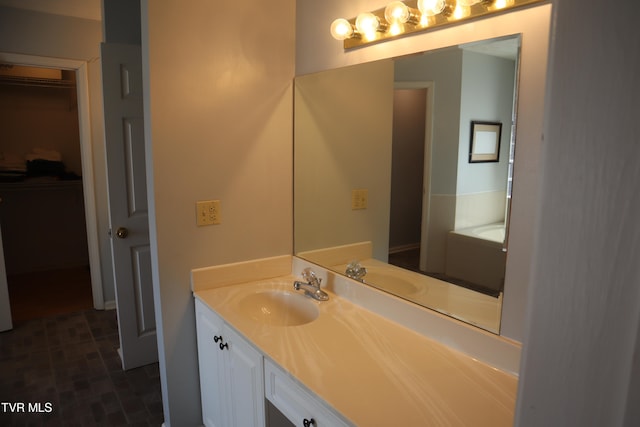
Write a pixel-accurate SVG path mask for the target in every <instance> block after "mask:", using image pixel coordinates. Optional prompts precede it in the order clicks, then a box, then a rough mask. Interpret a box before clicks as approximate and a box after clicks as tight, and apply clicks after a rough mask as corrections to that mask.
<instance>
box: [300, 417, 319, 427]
mask: <svg viewBox="0 0 640 427" xmlns="http://www.w3.org/2000/svg"><path fill="white" fill-rule="evenodd" d="M302 425H303V426H304V427H311V426H315V425H316V420H314V419H313V418H311V419H310V420H308V419H306V418H305V419H304V420H303V421H302Z"/></svg>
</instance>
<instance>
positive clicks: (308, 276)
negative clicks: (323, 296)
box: [302, 267, 322, 287]
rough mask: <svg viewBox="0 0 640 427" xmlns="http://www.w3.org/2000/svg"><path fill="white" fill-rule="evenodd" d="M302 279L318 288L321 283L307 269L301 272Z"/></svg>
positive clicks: (309, 269)
mask: <svg viewBox="0 0 640 427" xmlns="http://www.w3.org/2000/svg"><path fill="white" fill-rule="evenodd" d="M302 278H303V279H304V280H306V281H307V282H308V283H312V284H317V285H318V287H319V286H320V283H321V282H322V279H321V278H320V277H318V276H317V275H316V273H315V272H314V271H313V270H312V269H311V268H309V267H307V268H305V269H304V270H302Z"/></svg>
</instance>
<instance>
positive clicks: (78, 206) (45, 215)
mask: <svg viewBox="0 0 640 427" xmlns="http://www.w3.org/2000/svg"><path fill="white" fill-rule="evenodd" d="M2 62H3V63H5V64H11V65H14V66H24V67H36V68H38V69H45V68H48V69H51V70H53V72H54V74H55V73H58V74H59V75H60V76H61V78H60V79H56V78H53V79H52V78H50V77H46V78H44V79H43V80H42V82H43V83H44V84H47V83H48V84H49V85H56V84H57V85H59V86H65V85H66V86H67V87H64V88H62V87H57V88H55V89H54V88H51V87H49V88H40V89H44V90H48V91H50V92H55V91H58V92H59V91H64V92H65V95H63V96H59V93H58V95H53V96H51V94H49V98H50V99H49V101H50V102H51V101H52V102H53V103H54V104H55V103H58V104H59V103H66V108H67V111H66V112H65V114H66V115H67V116H69V115H71V116H75V124H74V125H70V126H75V132H76V137H75V139H76V153H74V154H71V155H69V154H68V153H66V154H65V157H67V158H69V159H70V163H72V164H73V166H72V167H69V168H65V170H63V171H61V170H57V172H58V173H60V174H62V175H63V176H64V179H59V180H56V181H55V182H51V180H48V179H47V178H39V179H36V180H30V181H29V183H28V184H25V183H26V182H27V180H24V181H22V183H20V182H15V183H11V185H9V183H7V184H6V185H4V183H3V185H4V186H5V188H4V190H5V191H7V188H9V191H8V193H7V194H11V198H13V199H14V201H15V200H16V199H20V201H21V203H25V205H24V206H23V207H22V212H25V214H24V215H22V218H19V220H22V221H23V222H26V223H27V225H28V227H27V228H26V229H25V230H27V231H24V233H25V235H22V234H20V235H18V237H17V238H16V237H15V236H11V234H12V233H14V234H15V232H14V231H13V229H12V230H11V231H10V230H9V229H8V227H7V226H5V224H2V226H3V238H4V239H5V240H6V241H7V242H6V244H7V245H15V244H16V243H17V248H18V249H17V252H18V253H17V254H15V255H17V258H16V257H14V256H13V255H12V254H11V253H7V249H9V250H11V251H12V250H13V249H11V248H7V245H5V247H4V249H5V259H6V260H7V263H6V271H3V272H2V274H3V275H5V274H6V275H7V276H8V278H9V281H10V287H12V288H13V287H14V285H15V286H16V287H17V288H18V289H19V291H18V294H19V293H20V292H22V293H27V294H28V295H27V296H28V297H30V299H31V300H32V302H33V303H37V301H36V300H37V297H38V295H39V296H40V297H42V295H43V294H44V293H45V292H44V291H45V290H46V291H49V292H51V294H52V295H53V296H55V297H57V298H48V299H47V298H45V302H44V306H45V307H46V310H45V311H44V312H43V313H42V315H43V316H46V315H49V314H51V313H50V312H49V311H50V310H51V309H52V306H54V305H55V304H54V303H55V299H59V300H63V301H64V304H65V305H66V306H67V308H66V309H68V310H75V309H77V308H85V307H86V306H87V305H89V307H87V308H91V307H93V308H98V309H102V308H104V297H103V293H102V280H101V276H100V260H99V251H98V243H97V242H98V239H97V225H96V223H97V215H96V211H95V195H94V191H93V165H92V150H91V148H92V147H91V130H90V122H89V97H88V77H87V69H86V63H85V62H83V61H72V60H63V59H57V58H44V57H33V56H25V55H17V54H2ZM36 80H37V79H36ZM56 80H57V82H56ZM70 82H72V83H70ZM25 83H29V82H25ZM30 83H33V79H31V81H30ZM30 89H31V90H32V92H33V91H34V90H35V88H33V87H32V88H30ZM32 95H33V94H32ZM49 107H51V105H49ZM51 115H53V116H55V114H54V113H53V111H51ZM30 126H38V124H35V125H30ZM78 136H79V141H78ZM45 143H46V141H43V144H37V143H35V144H31V145H34V146H35V148H37V149H38V150H40V151H38V152H37V153H33V151H34V150H33V149H32V148H33V147H24V148H28V151H29V154H32V156H30V158H32V159H35V158H39V157H47V156H49V157H48V160H51V161H52V162H51V163H48V162H44V163H38V165H39V166H45V167H54V168H55V167H58V168H59V165H58V164H57V163H55V158H54V157H55V156H56V155H57V154H58V153H56V152H57V151H58V150H55V149H52V148H51V147H50V146H49V147H48V148H46V149H42V147H38V145H45ZM45 147H46V145H45ZM64 150H66V149H63V150H62V151H64ZM14 151H15V150H14ZM36 151H37V150H36ZM43 153H44V154H45V155H42V154H43ZM33 154H40V155H35V156H33ZM74 156H75V157H74ZM18 157H19V155H18ZM45 160H46V159H45ZM62 163H64V162H62ZM70 166H71V165H70ZM67 169H68V170H67ZM48 172H51V171H48ZM45 175H46V173H45ZM79 176H81V177H82V179H73V178H77V177H79ZM29 192H31V193H33V192H36V193H40V194H39V195H38V198H43V199H41V200H42V202H41V203H39V202H36V203H35V205H34V202H33V200H32V199H33V198H32V197H27V196H26V194H27V193H29ZM18 195H19V196H18ZM31 196H33V195H31ZM29 199H31V200H29ZM6 202H8V200H7V201H5V203H4V206H3V207H2V210H3V217H4V216H6V215H5V213H6V211H8V210H10V209H9V208H8V206H7V203H6ZM11 215H14V216H15V213H12V214H11ZM3 220H4V218H3ZM12 220H15V218H13V219H12ZM63 224H64V225H63ZM29 225H30V226H29ZM7 234H9V236H7ZM29 234H35V235H36V239H37V240H38V242H37V244H36V246H35V247H34V246H32V247H31V249H35V250H34V251H28V246H29V245H30V244H29V240H30V237H29ZM70 241H72V242H73V243H74V244H73V245H71V246H69V245H67V243H69V242H70ZM1 243H2V242H0V244H1ZM25 247H27V248H25ZM25 250H27V252H26V253H27V255H26V256H25ZM47 250H49V251H50V250H53V251H54V252H53V253H54V254H56V255H55V256H53V258H56V257H58V259H57V260H55V259H52V260H50V261H51V262H49V263H47V260H46V259H45V258H46V256H44V255H43V254H46V253H47ZM16 260H18V261H16ZM56 261H58V262H59V264H58V265H59V266H61V267H62V268H56ZM52 267H53V268H52ZM29 270H31V271H29ZM23 273H29V274H23ZM56 283H61V285H57V284H56ZM30 286H40V291H34V292H32V293H31V294H30V295H29V292H27V291H26V290H27V289H28V288H29V287H30ZM42 286H45V287H46V288H45V289H44V290H42ZM58 286H60V287H59V288H57V287H58ZM11 293H12V294H14V295H18V294H16V293H15V292H11ZM68 295H72V296H73V298H68V297H66V296H68ZM73 300H76V301H73ZM17 303H18V302H17ZM77 304H80V305H77ZM60 308H61V309H63V310H65V307H64V306H63V307H60ZM47 310H49V311H47ZM54 310H55V309H54ZM12 311H14V310H12ZM16 314H18V313H16ZM22 315H23V314H19V316H22ZM41 317H42V316H41Z"/></svg>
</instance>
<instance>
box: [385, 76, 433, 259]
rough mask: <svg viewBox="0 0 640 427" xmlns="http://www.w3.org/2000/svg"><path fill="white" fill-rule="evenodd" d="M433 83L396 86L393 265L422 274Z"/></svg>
mask: <svg viewBox="0 0 640 427" xmlns="http://www.w3.org/2000/svg"><path fill="white" fill-rule="evenodd" d="M431 91H432V83H431V82H410V83H396V84H395V90H394V103H393V136H392V168H391V210H390V226H389V263H390V264H393V265H396V266H398V267H402V268H405V269H408V270H412V271H416V272H420V259H421V252H422V251H423V250H425V249H426V245H424V235H425V233H424V232H423V230H426V229H427V226H428V217H429V177H430V152H431V138H430V135H431V128H430V126H431V124H430V123H431V120H430V114H431V111H432V109H431Z"/></svg>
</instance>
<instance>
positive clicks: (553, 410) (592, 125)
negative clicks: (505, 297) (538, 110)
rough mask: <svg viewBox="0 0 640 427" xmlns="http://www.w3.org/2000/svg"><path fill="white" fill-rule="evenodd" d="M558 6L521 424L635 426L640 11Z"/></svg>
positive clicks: (639, 316)
mask: <svg viewBox="0 0 640 427" xmlns="http://www.w3.org/2000/svg"><path fill="white" fill-rule="evenodd" d="M553 6H554V15H555V17H554V22H555V25H554V31H553V34H552V40H553V41H554V42H553V44H552V51H551V56H550V67H549V85H548V87H547V102H546V111H545V114H546V125H545V153H544V161H543V164H542V170H543V171H544V174H543V175H542V176H543V184H542V192H541V198H540V200H539V203H538V206H539V212H540V223H539V225H538V227H537V233H536V235H537V245H536V257H535V259H534V262H533V278H532V287H531V290H532V292H531V294H530V298H529V304H528V307H527V312H528V314H527V318H528V321H527V328H526V334H525V341H524V356H523V362H522V368H521V379H520V386H519V399H518V406H517V414H516V425H519V426H540V425H545V426H604V425H607V426H637V425H639V424H638V421H639V415H640V414H639V411H640V410H639V409H638V408H639V405H638V397H639V396H640V376H639V375H638V373H639V368H640V360H639V359H640V356H639V353H638V349H639V346H640V344H639V340H640V286H638V284H639V283H640V264H639V263H638V260H639V259H640V226H639V225H638V218H640V197H638V194H640V167H638V159H640V144H638V135H640V122H639V121H638V114H639V113H640V98H639V97H638V94H639V93H640V81H639V80H638V70H640V32H638V26H637V25H638V24H637V4H636V3H635V2H631V1H626V2H617V3H616V7H615V8H607V7H605V8H602V7H601V5H599V4H597V3H592V2H584V1H580V0H559V1H555V2H554V4H553ZM591 29H597V31H591Z"/></svg>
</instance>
